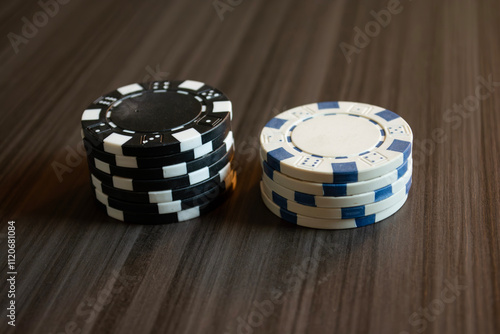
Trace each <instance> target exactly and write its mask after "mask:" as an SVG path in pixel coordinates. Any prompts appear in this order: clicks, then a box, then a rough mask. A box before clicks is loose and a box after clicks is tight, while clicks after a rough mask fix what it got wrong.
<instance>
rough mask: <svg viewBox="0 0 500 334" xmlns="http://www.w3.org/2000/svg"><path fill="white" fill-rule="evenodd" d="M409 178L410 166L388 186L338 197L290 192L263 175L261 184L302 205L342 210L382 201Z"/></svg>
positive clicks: (396, 190) (400, 187)
mask: <svg viewBox="0 0 500 334" xmlns="http://www.w3.org/2000/svg"><path fill="white" fill-rule="evenodd" d="M411 176H412V167H411V166H410V168H409V169H408V171H407V172H406V173H405V175H403V177H402V178H400V179H398V180H396V182H394V183H392V184H389V185H388V186H385V187H382V188H379V189H376V190H374V191H369V192H365V193H362V194H357V195H350V196H338V197H334V196H317V195H309V194H306V193H303V192H299V191H294V190H290V189H288V188H286V187H283V186H281V185H279V184H278V183H276V182H274V181H273V180H271V179H270V178H269V177H268V176H267V174H265V173H264V174H263V175H262V182H264V185H265V187H266V188H268V189H269V190H271V191H272V192H273V193H276V194H278V195H279V196H281V197H284V198H286V199H287V200H290V201H294V202H297V203H299V204H302V205H306V206H312V207H324V208H343V207H353V206H359V205H365V204H370V203H376V202H380V201H383V200H385V199H387V198H389V197H391V196H393V195H394V194H396V193H398V192H399V191H400V190H401V189H403V188H405V187H406V184H407V183H408V181H409V180H410V179H411ZM292 211H293V210H292Z"/></svg>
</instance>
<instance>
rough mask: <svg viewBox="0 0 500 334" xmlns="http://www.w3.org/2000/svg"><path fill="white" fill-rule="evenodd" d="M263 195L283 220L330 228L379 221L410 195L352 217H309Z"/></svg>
mask: <svg viewBox="0 0 500 334" xmlns="http://www.w3.org/2000/svg"><path fill="white" fill-rule="evenodd" d="M261 187H262V184H261ZM261 195H262V200H263V201H264V204H265V205H266V206H267V208H268V209H269V210H270V211H271V212H272V213H274V214H275V215H276V216H278V217H280V218H282V219H283V220H286V221H288V222H290V223H292V224H295V225H300V226H304V227H310V228H317V229H329V230H339V229H348V228H356V227H363V226H367V225H371V224H374V223H378V222H380V221H382V220H384V219H386V218H388V217H390V216H392V215H393V214H395V213H396V212H397V211H398V210H399V209H401V207H402V206H403V205H404V204H405V202H406V200H407V198H408V196H405V197H404V198H403V199H401V200H400V201H399V202H397V203H396V204H394V205H393V206H391V207H390V208H388V209H386V210H384V211H381V212H378V213H376V214H372V215H368V216H364V217H359V218H351V219H321V218H314V217H307V216H303V215H300V214H296V213H293V212H290V211H288V210H286V209H283V208H281V207H280V206H278V205H276V204H275V203H273V201H272V200H271V199H270V198H269V197H267V195H266V194H265V192H263V191H262V192H261Z"/></svg>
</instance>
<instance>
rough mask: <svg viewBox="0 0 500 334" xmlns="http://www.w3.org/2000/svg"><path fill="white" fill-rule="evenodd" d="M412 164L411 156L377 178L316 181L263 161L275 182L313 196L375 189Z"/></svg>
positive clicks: (345, 194) (402, 173) (397, 177)
mask: <svg viewBox="0 0 500 334" xmlns="http://www.w3.org/2000/svg"><path fill="white" fill-rule="evenodd" d="M411 166H412V158H411V157H410V158H408V160H407V161H405V162H404V163H403V164H401V166H399V167H398V168H396V169H395V170H393V171H391V172H389V173H387V174H385V175H382V176H379V177H377V178H375V179H371V180H367V181H361V182H354V183H314V182H308V181H302V180H298V179H295V178H292V177H289V176H286V175H284V174H282V173H280V172H278V171H275V170H274V169H272V168H271V167H270V166H269V165H268V164H267V162H265V161H263V162H262V169H263V172H264V174H266V176H267V177H269V178H270V179H271V180H273V181H274V182H275V183H277V184H279V185H281V186H283V187H286V188H288V189H291V190H293V191H297V192H301V193H305V194H310V195H312V196H350V195H357V194H363V193H366V192H370V191H375V190H377V189H381V188H383V187H386V186H388V185H390V184H392V183H394V182H396V181H397V180H399V179H400V178H401V177H403V175H405V174H406V173H407V171H408V169H411Z"/></svg>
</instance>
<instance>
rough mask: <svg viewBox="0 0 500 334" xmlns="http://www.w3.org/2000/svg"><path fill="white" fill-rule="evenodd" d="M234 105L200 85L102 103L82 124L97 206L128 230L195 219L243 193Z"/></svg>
mask: <svg viewBox="0 0 500 334" xmlns="http://www.w3.org/2000/svg"><path fill="white" fill-rule="evenodd" d="M231 119H232V104H231V101H230V100H229V99H228V98H227V97H226V96H225V95H224V94H223V93H222V92H221V91H219V90H218V89H216V88H213V87H211V86H208V85H207V84H205V83H202V82H199V81H193V80H184V81H156V82H149V83H135V84H130V85H126V86H123V87H120V88H118V89H116V90H115V91H113V92H111V93H108V94H106V95H104V96H101V97H100V98H98V99H97V100H95V101H94V102H93V103H92V104H91V105H90V106H89V107H87V108H86V109H85V110H84V112H83V114H82V119H81V125H82V140H83V143H84V145H85V148H86V151H87V161H88V166H89V171H90V173H91V175H90V180H91V185H92V193H93V195H94V197H95V198H96V203H97V206H99V207H101V208H102V209H103V210H105V211H106V212H107V214H108V215H109V216H110V217H113V218H116V219H118V220H122V221H125V222H133V223H143V224H156V223H172V222H180V221H185V220H189V219H192V218H196V217H198V216H200V215H201V214H203V213H206V212H208V211H210V210H212V209H213V208H215V207H216V206H217V205H219V204H220V203H221V202H222V201H223V200H224V199H225V198H227V196H228V195H229V194H230V193H231V191H232V189H234V187H235V185H236V173H235V172H234V171H233V170H232V169H231V160H232V158H233V157H234V154H235V146H234V139H233V132H232V131H231Z"/></svg>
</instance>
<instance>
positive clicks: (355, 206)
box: [260, 101, 413, 229]
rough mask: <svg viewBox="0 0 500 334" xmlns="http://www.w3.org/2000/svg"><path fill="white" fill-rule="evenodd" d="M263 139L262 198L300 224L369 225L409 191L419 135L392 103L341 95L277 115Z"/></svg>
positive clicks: (393, 209)
mask: <svg viewBox="0 0 500 334" xmlns="http://www.w3.org/2000/svg"><path fill="white" fill-rule="evenodd" d="M260 143H261V152H260V153H261V154H260V156H261V162H262V169H263V174H262V181H261V184H260V187H261V193H262V194H261V195H262V199H263V201H264V203H265V205H266V206H267V207H268V208H269V210H271V211H272V212H273V213H274V214H275V215H277V216H279V217H281V218H282V219H284V220H286V221H288V222H291V223H293V224H297V225H301V226H306V227H312V228H318V229H345V228H355V227H361V226H366V225H370V224H373V223H376V222H379V221H381V220H384V219H386V218H388V217H389V216H391V215H393V214H395V213H396V212H397V211H398V210H399V209H400V208H401V207H402V206H403V205H404V203H405V202H406V200H407V198H408V192H409V190H410V187H411V183H412V158H411V152H412V143H413V134H412V131H411V128H410V126H409V125H408V123H406V121H405V120H404V119H403V118H401V117H400V116H399V115H397V114H395V113H394V112H392V111H389V110H387V109H384V108H381V107H377V106H373V105H368V104H363V103H356V102H342V101H341V102H319V103H313V104H308V105H304V106H300V107H296V108H293V109H290V110H287V111H285V112H283V113H281V114H279V115H277V116H276V117H274V118H273V119H271V120H270V121H269V122H268V123H267V124H266V126H265V127H264V128H263V129H262V133H261V136H260Z"/></svg>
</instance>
